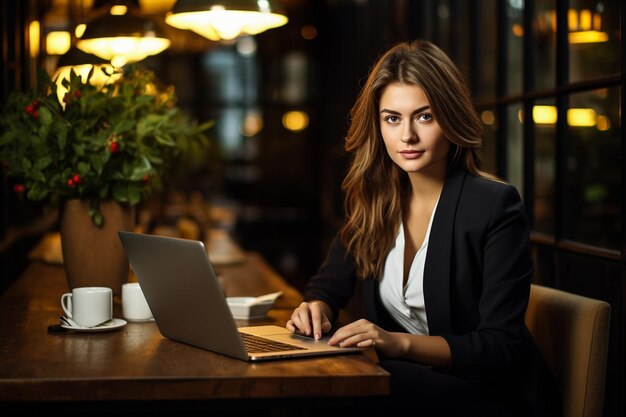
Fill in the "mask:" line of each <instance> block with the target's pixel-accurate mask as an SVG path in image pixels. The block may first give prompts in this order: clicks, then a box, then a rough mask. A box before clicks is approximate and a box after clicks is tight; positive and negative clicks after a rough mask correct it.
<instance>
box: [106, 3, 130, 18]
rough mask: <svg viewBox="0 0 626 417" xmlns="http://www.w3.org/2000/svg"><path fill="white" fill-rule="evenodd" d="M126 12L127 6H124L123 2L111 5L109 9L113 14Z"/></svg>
mask: <svg viewBox="0 0 626 417" xmlns="http://www.w3.org/2000/svg"><path fill="white" fill-rule="evenodd" d="M126 12H128V7H126V6H124V5H123V4H116V5H113V6H111V10H109V13H111V14H112V15H115V16H123V15H125V14H126Z"/></svg>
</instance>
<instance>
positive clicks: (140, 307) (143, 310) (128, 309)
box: [122, 282, 152, 321]
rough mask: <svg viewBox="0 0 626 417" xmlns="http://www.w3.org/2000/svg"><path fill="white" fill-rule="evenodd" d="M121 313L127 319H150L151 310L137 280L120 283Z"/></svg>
mask: <svg viewBox="0 0 626 417" xmlns="http://www.w3.org/2000/svg"><path fill="white" fill-rule="evenodd" d="M122 315H123V316H124V318H125V319H126V320H128V321H149V320H152V312H151V311H150V306H148V302H147V301H146V297H145V296H144V295H143V291H141V287H140V286H139V283H138V282H127V283H126V284H124V285H122Z"/></svg>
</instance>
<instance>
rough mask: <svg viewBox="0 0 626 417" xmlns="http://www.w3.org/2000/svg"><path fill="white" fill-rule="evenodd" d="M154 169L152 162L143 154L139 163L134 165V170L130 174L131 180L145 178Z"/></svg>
mask: <svg viewBox="0 0 626 417" xmlns="http://www.w3.org/2000/svg"><path fill="white" fill-rule="evenodd" d="M150 171H152V164H151V163H150V161H149V160H148V158H146V157H145V156H142V157H141V158H140V159H139V161H138V162H137V164H135V165H133V166H132V171H131V174H130V180H131V181H139V180H141V179H143V177H145V176H146V175H148V174H149V173H150Z"/></svg>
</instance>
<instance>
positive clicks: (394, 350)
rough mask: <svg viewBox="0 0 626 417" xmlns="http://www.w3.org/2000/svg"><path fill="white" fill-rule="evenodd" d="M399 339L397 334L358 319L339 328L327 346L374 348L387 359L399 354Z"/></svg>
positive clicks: (400, 341)
mask: <svg viewBox="0 0 626 417" xmlns="http://www.w3.org/2000/svg"><path fill="white" fill-rule="evenodd" d="M401 343H402V340H401V337H400V334H399V333H390V332H387V331H385V330H383V329H381V328H380V327H378V326H376V325H375V324H373V323H372V322H370V321H368V320H365V319H360V320H357V321H354V322H352V323H350V324H347V325H345V326H343V327H341V328H339V329H338V330H337V331H336V332H335V334H333V335H332V337H331V338H330V339H329V340H328V344H329V345H339V346H341V347H348V346H358V347H375V348H376V350H379V351H380V352H382V353H385V355H387V356H389V357H394V356H398V355H400V354H401V349H402V347H401Z"/></svg>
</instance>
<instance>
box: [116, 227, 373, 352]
mask: <svg viewBox="0 0 626 417" xmlns="http://www.w3.org/2000/svg"><path fill="white" fill-rule="evenodd" d="M118 234H119V237H120V239H121V241H122V245H123V247H124V250H125V252H126V256H127V257H128V260H129V262H130V265H131V267H132V268H133V270H134V272H135V274H136V275H137V280H138V281H139V285H140V286H141V289H142V291H143V293H144V295H145V297H146V301H147V302H148V305H149V306H150V310H151V311H152V315H153V316H154V320H155V322H156V324H157V326H158V328H159V331H160V332H161V334H162V335H163V336H164V337H166V338H168V339H171V340H175V341H178V342H182V343H186V344H189V345H192V346H196V347H199V348H202V349H206V350H210V351H212V352H217V353H221V354H223V355H227V356H231V357H233V358H237V359H241V360H246V361H260V360H267V359H280V358H293V357H300V356H312V355H328V354H342V353H348V352H355V351H362V350H364V349H363V348H357V347H351V348H342V347H338V346H330V345H328V343H326V341H325V340H324V339H322V340H315V339H313V338H310V337H306V336H303V335H297V334H293V333H291V332H290V331H288V330H287V329H285V328H284V327H280V326H274V325H269V326H249V327H241V328H237V324H236V322H235V319H234V318H233V316H232V313H231V311H230V308H229V307H228V303H227V302H226V298H225V296H224V292H223V290H222V287H221V286H220V283H219V281H218V279H217V276H216V275H215V271H214V269H213V266H212V264H211V262H210V260H209V256H208V254H207V251H206V249H205V246H204V244H203V243H202V242H200V241H197V240H190V239H179V238H172V237H165V236H157V235H149V234H139V233H132V232H125V231H119V232H118ZM259 339H261V340H259ZM268 343H269V344H270V345H272V347H268V346H267V344H268Z"/></svg>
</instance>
